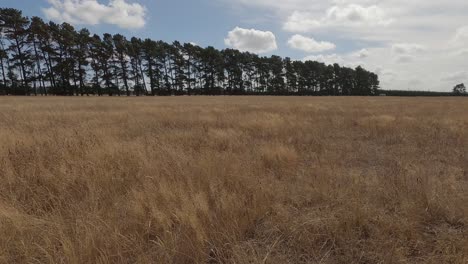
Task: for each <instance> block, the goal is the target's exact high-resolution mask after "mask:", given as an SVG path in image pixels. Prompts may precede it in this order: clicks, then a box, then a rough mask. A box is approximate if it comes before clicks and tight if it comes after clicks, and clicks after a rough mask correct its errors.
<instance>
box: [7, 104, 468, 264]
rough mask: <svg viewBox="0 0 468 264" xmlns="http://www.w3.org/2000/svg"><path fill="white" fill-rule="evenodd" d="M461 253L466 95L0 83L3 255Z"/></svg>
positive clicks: (142, 259) (443, 258) (410, 259)
mask: <svg viewBox="0 0 468 264" xmlns="http://www.w3.org/2000/svg"><path fill="white" fill-rule="evenodd" d="M467 262H468V101H467V100H465V99H457V98H443V99H440V98H434V99H428V98H413V99H399V98H268V97H262V98H258V97H238V98H231V97H229V98H228V97H212V98H206V97H194V98H189V97H180V98H174V97H172V98H1V99H0V263H467Z"/></svg>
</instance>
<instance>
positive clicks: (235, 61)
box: [0, 8, 379, 96]
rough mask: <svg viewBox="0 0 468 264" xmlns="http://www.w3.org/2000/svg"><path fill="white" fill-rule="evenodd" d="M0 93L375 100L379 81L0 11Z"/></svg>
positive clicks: (331, 68) (315, 65) (356, 72)
mask: <svg viewBox="0 0 468 264" xmlns="http://www.w3.org/2000/svg"><path fill="white" fill-rule="evenodd" d="M0 71H1V72H0V74H1V77H0V94H11V95H38V94H42V95H52V94H53V95H111V96H112V95H129V96H130V95H245V94H258V95H263V94H265V95H376V94H378V88H379V79H378V76H377V75H376V74H374V73H372V72H369V71H367V70H365V69H363V68H362V67H357V68H355V69H352V68H347V67H341V66H340V65H338V64H334V65H325V64H323V63H320V62H316V61H305V62H303V61H295V60H291V59H290V58H281V57H279V56H271V57H261V56H258V55H256V54H252V53H249V52H240V51H238V50H234V49H225V50H221V51H220V50H217V49H215V48H213V47H207V48H202V47H199V46H197V45H193V44H188V43H187V44H181V43H179V42H177V41H176V42H174V43H172V44H168V43H165V42H163V41H154V40H151V39H145V40H142V39H139V38H135V37H133V38H131V39H130V40H128V39H127V38H126V37H124V36H122V35H120V34H117V35H111V34H104V35H103V36H102V37H101V36H99V35H91V33H90V32H89V31H88V30H87V29H81V30H79V31H77V30H75V28H74V27H73V26H72V25H70V24H67V23H63V24H56V23H54V22H49V23H46V22H44V21H43V20H42V19H41V18H39V17H32V18H28V17H25V16H23V14H22V12H21V11H19V10H16V9H11V8H0Z"/></svg>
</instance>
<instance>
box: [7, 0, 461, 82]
mask: <svg viewBox="0 0 468 264" xmlns="http://www.w3.org/2000/svg"><path fill="white" fill-rule="evenodd" d="M1 6H2V7H14V8H18V9H21V10H23V11H24V12H25V14H26V15H28V16H33V15H37V16H41V17H43V18H45V19H50V20H54V21H57V22H59V21H67V22H70V23H72V24H74V25H75V26H76V27H87V28H89V29H90V30H92V31H93V32H95V33H103V32H109V33H117V32H120V33H124V34H126V35H128V36H138V37H142V38H146V37H150V38H153V39H157V40H159V39H162V40H165V41H168V42H172V41H174V40H179V41H182V42H194V43H197V44H198V45H200V46H214V47H217V48H220V49H222V48H226V47H232V48H237V49H240V50H246V51H251V52H255V53H258V54H261V55H271V54H277V55H281V56H288V57H291V58H293V59H296V60H305V59H311V60H319V61H323V62H325V63H334V62H337V63H339V64H342V65H346V66H353V67H354V66H357V65H362V66H364V67H365V68H367V69H369V70H372V71H374V72H376V73H378V74H379V76H380V79H381V82H382V88H384V89H402V90H406V89H417V90H438V91H448V90H451V88H452V87H453V86H454V85H455V84H457V83H460V82H468V1H466V0H445V1H437V0H410V1H408V0H285V1H281V0H34V1H25V0H2V4H1Z"/></svg>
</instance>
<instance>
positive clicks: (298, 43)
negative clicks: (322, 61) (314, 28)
mask: <svg viewBox="0 0 468 264" xmlns="http://www.w3.org/2000/svg"><path fill="white" fill-rule="evenodd" d="M288 45H289V47H291V48H293V49H297V50H302V51H305V52H309V53H314V52H322V51H327V50H333V49H335V48H336V45H335V44H333V43H331V42H327V41H316V40H315V39H313V38H308V37H304V36H302V35H298V34H296V35H294V36H292V37H291V38H290V39H289V40H288Z"/></svg>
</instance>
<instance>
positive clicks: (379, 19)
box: [283, 4, 392, 32]
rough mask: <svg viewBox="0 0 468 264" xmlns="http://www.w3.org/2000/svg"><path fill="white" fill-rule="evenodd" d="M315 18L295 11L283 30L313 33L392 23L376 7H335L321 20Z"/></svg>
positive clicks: (306, 13) (310, 13) (305, 12)
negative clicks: (319, 29) (330, 28)
mask: <svg viewBox="0 0 468 264" xmlns="http://www.w3.org/2000/svg"><path fill="white" fill-rule="evenodd" d="M314 17H316V15H315V14H314V13H312V12H308V11H294V12H293V13H292V14H291V15H290V16H289V17H288V19H287V20H286V22H285V23H284V25H283V28H284V29H285V30H287V31H290V32H311V31H314V30H316V29H317V28H322V27H375V26H387V25H389V24H390V23H391V22H392V19H389V18H388V17H387V15H386V13H385V12H384V10H383V9H382V8H380V7H378V6H375V5H372V6H367V7H364V6H361V5H356V4H350V5H345V6H340V5H335V6H332V7H331V8H329V9H328V10H327V11H326V13H325V16H323V17H321V18H319V19H315V18H314Z"/></svg>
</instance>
